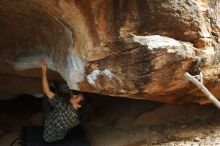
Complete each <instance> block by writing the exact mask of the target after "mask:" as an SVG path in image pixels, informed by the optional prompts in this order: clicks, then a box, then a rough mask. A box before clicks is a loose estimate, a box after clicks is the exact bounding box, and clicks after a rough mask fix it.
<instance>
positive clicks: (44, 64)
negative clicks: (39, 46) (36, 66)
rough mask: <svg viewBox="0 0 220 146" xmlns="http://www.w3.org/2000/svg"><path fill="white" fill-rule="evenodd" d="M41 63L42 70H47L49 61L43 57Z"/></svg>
mask: <svg viewBox="0 0 220 146" xmlns="http://www.w3.org/2000/svg"><path fill="white" fill-rule="evenodd" d="M40 64H41V68H42V70H43V71H46V70H47V63H46V62H45V60H44V59H43V58H42V59H41V60H40Z"/></svg>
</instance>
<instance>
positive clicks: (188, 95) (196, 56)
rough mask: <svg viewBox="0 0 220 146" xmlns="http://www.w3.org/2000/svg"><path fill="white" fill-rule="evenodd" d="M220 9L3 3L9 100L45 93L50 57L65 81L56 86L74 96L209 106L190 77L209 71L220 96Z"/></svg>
mask: <svg viewBox="0 0 220 146" xmlns="http://www.w3.org/2000/svg"><path fill="white" fill-rule="evenodd" d="M219 10H220V2H219V1H218V0H182V1H179V0H165V1H161V0H118V1H115V0H80V1H78V0H72V1H70V0H59V1H58V0H53V1H45V0H19V1H12V0H2V1H1V4H0V32H1V35H0V66H1V70H0V73H1V74H0V81H1V83H0V92H1V97H2V99H3V98H4V97H5V98H6V97H7V98H10V97H13V96H15V95H18V94H22V93H27V94H38V93H40V92H42V90H41V85H40V84H41V82H40V76H41V74H40V70H39V69H36V68H39V60H40V58H45V60H46V61H47V63H48V67H49V69H51V70H54V71H57V72H58V73H59V74H60V75H61V76H62V77H61V76H59V74H58V73H56V72H53V71H51V72H50V73H49V79H50V80H56V81H61V82H62V81H64V80H65V81H66V82H67V83H68V85H69V87H70V88H72V89H76V90H81V91H86V92H96V93H99V94H106V95H113V96H114V95H117V96H122V97H128V98H137V99H144V100H154V101H162V102H167V103H185V102H196V103H207V99H206V98H205V97H204V95H203V94H202V93H201V92H200V91H199V90H197V89H196V88H195V87H194V86H193V85H192V84H190V83H189V82H187V81H186V79H185V78H184V76H183V75H184V73H185V72H190V73H191V74H194V75H195V74H198V73H199V72H200V71H203V72H204V81H205V85H206V86H207V87H208V88H209V89H210V90H211V92H213V93H214V94H215V95H216V96H218V97H220V92H218V91H219V80H218V78H219V73H220V70H219V67H220V66H219V49H220V48H219V41H220V38H219V32H220V29H219V28H220V11H219ZM11 76H13V77H11ZM18 80H20V81H19V82H18ZM26 80H28V81H26ZM6 85H7V88H6V87H5V86H6ZM15 91H16V92H15Z"/></svg>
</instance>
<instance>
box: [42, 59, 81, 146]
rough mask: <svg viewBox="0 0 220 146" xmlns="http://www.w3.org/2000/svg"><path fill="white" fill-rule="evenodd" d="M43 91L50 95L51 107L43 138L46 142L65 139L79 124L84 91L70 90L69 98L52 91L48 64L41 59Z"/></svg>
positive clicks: (47, 115)
mask: <svg viewBox="0 0 220 146" xmlns="http://www.w3.org/2000/svg"><path fill="white" fill-rule="evenodd" d="M40 63H41V68H42V85H43V91H44V93H45V94H46V96H47V97H48V100H49V105H48V106H50V107H51V109H50V111H48V112H47V113H46V115H45V125H44V132H43V138H44V140H45V141H46V142H54V141H58V140H62V139H64V137H65V135H66V134H67V133H68V132H69V131H70V130H71V129H72V128H73V127H76V126H78V125H79V123H80V121H79V116H78V110H79V109H80V108H81V106H82V102H83V100H84V96H83V94H82V93H80V92H78V93H77V91H73V90H68V94H69V98H68V99H67V100H65V98H63V97H60V96H59V95H58V94H56V93H54V92H53V91H51V89H50V87H49V84H48V80H47V64H46V62H45V61H44V59H42V60H41V62H40Z"/></svg>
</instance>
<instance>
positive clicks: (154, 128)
mask: <svg viewBox="0 0 220 146" xmlns="http://www.w3.org/2000/svg"><path fill="white" fill-rule="evenodd" d="M38 102H39V103H40V101H37V102H36V100H33V101H32V100H30V99H28V100H27V102H26V103H25V102H24V101H23V100H22V101H21V102H20V103H22V104H18V103H19V101H16V102H14V101H13V102H11V101H10V102H7V103H6V102H5V101H4V103H3V102H0V146H9V145H10V144H11V143H12V141H13V140H15V139H16V138H18V137H19V135H20V131H21V127H22V126H35V125H42V124H43V113H42V111H41V110H40V108H41V107H40V106H39V105H40V104H39V103H38ZM123 102H124V101H123ZM30 103H31V106H27V105H30ZM3 105H4V106H3ZM114 105H115V107H114V110H109V111H107V110H103V109H102V110H101V111H100V112H99V113H97V117H96V118H93V119H92V120H90V121H88V122H87V123H86V124H85V125H84V128H85V133H86V135H87V138H88V140H89V142H90V144H91V146H150V145H155V146H188V145H189V146H218V145H219V146H220V117H219V115H220V111H219V110H218V109H216V108H215V107H214V106H211V105H208V106H199V105H194V104H190V105H166V104H162V105H161V104H160V105H157V106H155V107H154V108H150V109H149V108H148V109H149V110H147V108H146V109H144V111H143V107H144V106H149V105H151V103H147V104H145V103H144V104H138V107H139V109H138V108H137V106H134V107H132V106H131V105H130V103H129V104H127V103H124V107H120V108H117V106H116V105H117V104H115V102H114ZM120 105H121V103H120ZM132 105H133V101H132ZM142 105H143V106H142ZM109 106H111V104H110V105H109ZM105 107H106V108H108V105H106V106H105ZM128 107H129V108H128ZM18 109H19V110H18ZM30 109H33V110H30ZM99 109H100V107H99ZM134 109H136V110H134ZM140 109H141V111H142V112H137V111H138V110H140ZM132 111H133V112H132ZM104 115H105V116H104ZM137 115H138V116H137ZM103 117H104V118H103ZM103 121H105V122H103ZM106 121H107V122H106ZM108 121H110V122H108ZM14 146H20V145H19V144H15V145H14Z"/></svg>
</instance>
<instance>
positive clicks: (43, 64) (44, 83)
mask: <svg viewBox="0 0 220 146" xmlns="http://www.w3.org/2000/svg"><path fill="white" fill-rule="evenodd" d="M40 63H41V68H42V86H43V91H44V93H45V94H46V95H47V97H48V98H49V99H52V98H53V96H54V93H53V92H52V91H51V90H50V87H49V84H48V80H47V64H46V62H45V61H44V59H41V61H40Z"/></svg>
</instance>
